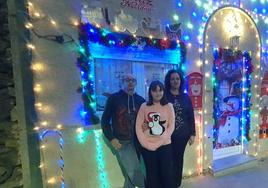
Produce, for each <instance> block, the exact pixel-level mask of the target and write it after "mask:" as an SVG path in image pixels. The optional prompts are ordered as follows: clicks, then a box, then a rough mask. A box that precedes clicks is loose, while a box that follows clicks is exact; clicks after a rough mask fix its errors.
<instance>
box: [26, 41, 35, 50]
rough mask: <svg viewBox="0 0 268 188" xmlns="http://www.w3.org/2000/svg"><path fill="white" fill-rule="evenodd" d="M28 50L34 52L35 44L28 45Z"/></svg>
mask: <svg viewBox="0 0 268 188" xmlns="http://www.w3.org/2000/svg"><path fill="white" fill-rule="evenodd" d="M27 48H29V49H31V50H34V49H35V46H34V45H33V44H31V43H29V44H27Z"/></svg>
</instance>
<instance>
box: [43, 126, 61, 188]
mask: <svg viewBox="0 0 268 188" xmlns="http://www.w3.org/2000/svg"><path fill="white" fill-rule="evenodd" d="M49 132H54V133H56V134H57V135H58V136H59V147H60V152H59V158H60V160H59V165H60V171H61V175H60V182H61V188H64V187H65V184H64V173H63V172H64V160H63V144H64V141H63V136H62V133H61V132H60V131H58V130H54V129H53V130H45V131H44V132H42V134H41V135H40V140H41V141H43V140H44V138H45V137H46V135H47V134H48V133H49Z"/></svg>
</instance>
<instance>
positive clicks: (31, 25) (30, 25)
mask: <svg viewBox="0 0 268 188" xmlns="http://www.w3.org/2000/svg"><path fill="white" fill-rule="evenodd" d="M25 27H26V28H27V29H31V28H33V24H31V23H30V22H28V23H26V24H25Z"/></svg>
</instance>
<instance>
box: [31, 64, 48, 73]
mask: <svg viewBox="0 0 268 188" xmlns="http://www.w3.org/2000/svg"><path fill="white" fill-rule="evenodd" d="M31 68H32V70H34V71H43V70H44V69H45V67H44V64H42V63H34V64H32V65H31Z"/></svg>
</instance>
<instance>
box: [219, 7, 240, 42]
mask: <svg viewBox="0 0 268 188" xmlns="http://www.w3.org/2000/svg"><path fill="white" fill-rule="evenodd" d="M223 29H224V30H225V32H226V34H228V35H229V37H234V36H242V34H243V30H244V28H243V24H242V19H241V15H240V14H239V13H238V12H235V11H230V12H228V14H227V15H226V16H225V18H224V22H223Z"/></svg>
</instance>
